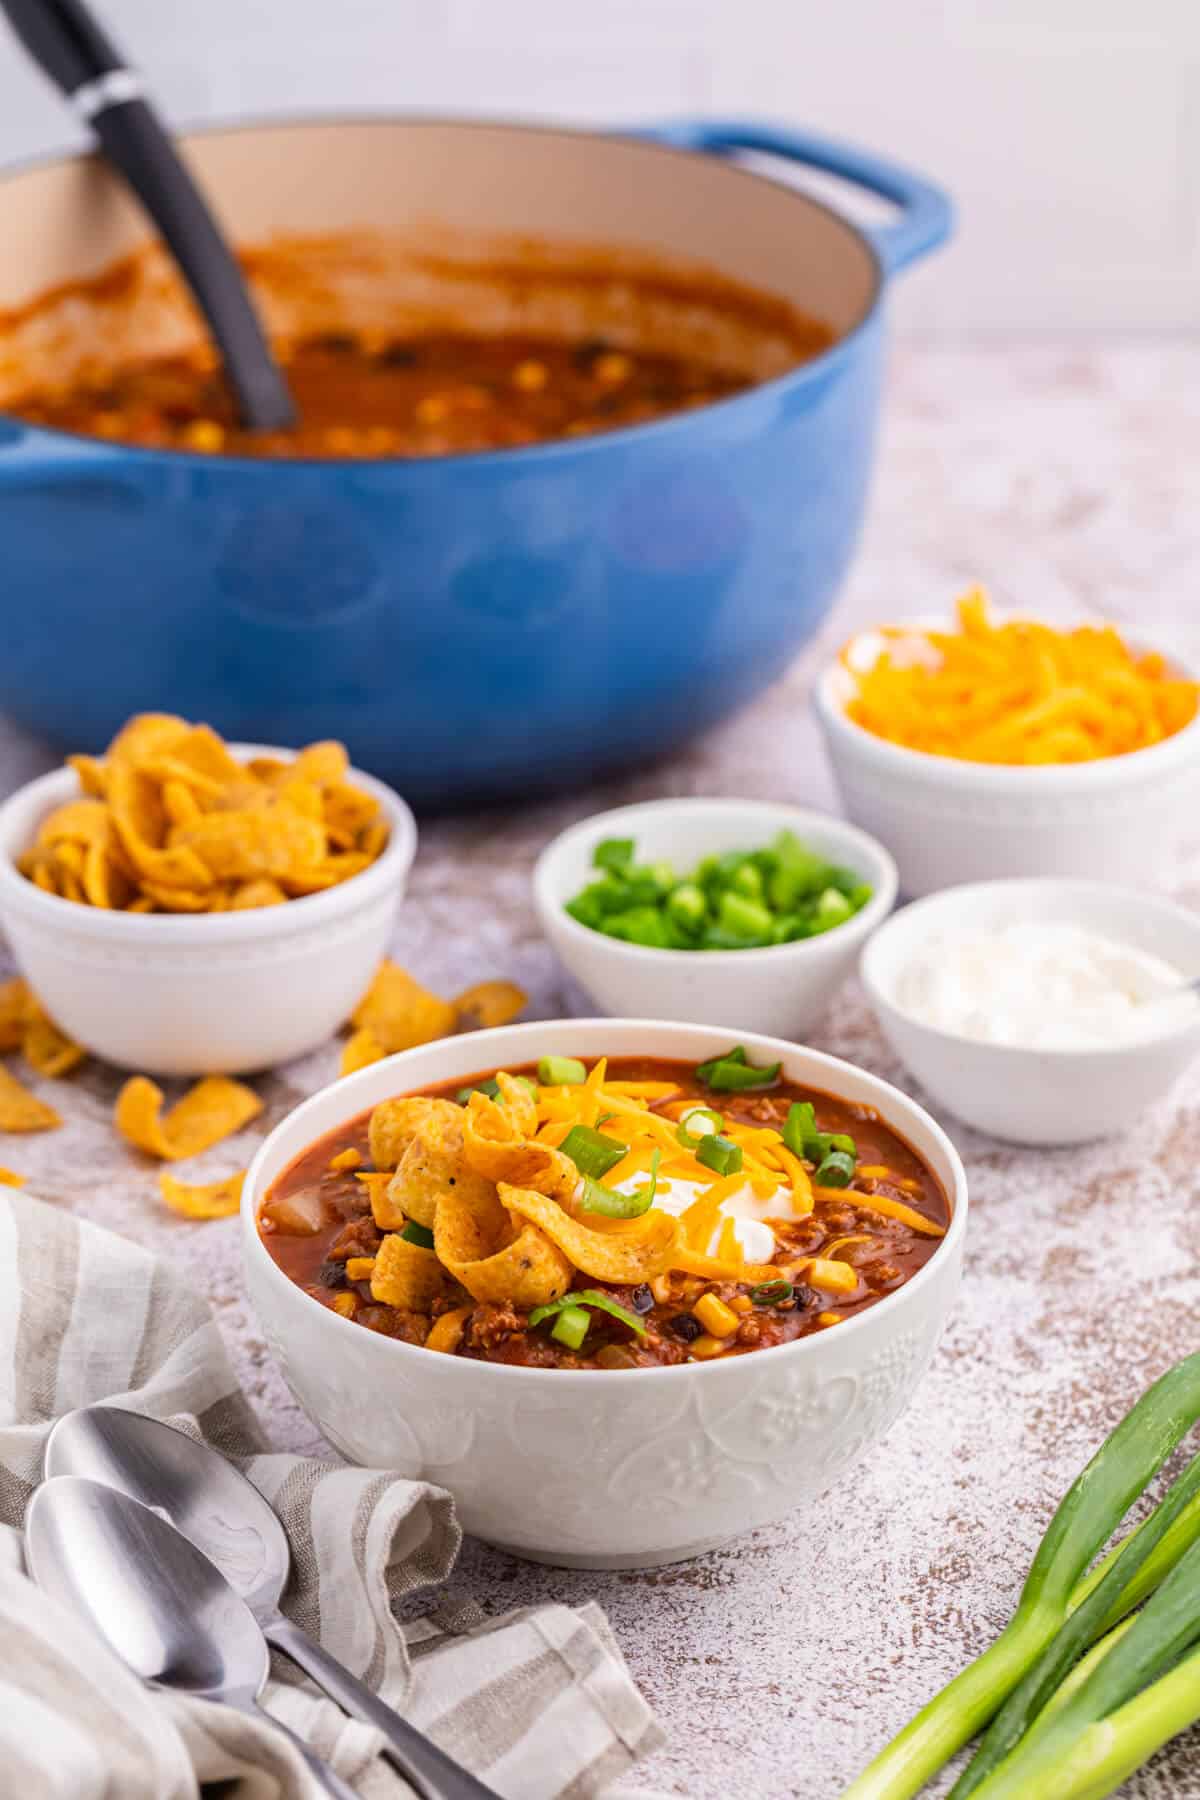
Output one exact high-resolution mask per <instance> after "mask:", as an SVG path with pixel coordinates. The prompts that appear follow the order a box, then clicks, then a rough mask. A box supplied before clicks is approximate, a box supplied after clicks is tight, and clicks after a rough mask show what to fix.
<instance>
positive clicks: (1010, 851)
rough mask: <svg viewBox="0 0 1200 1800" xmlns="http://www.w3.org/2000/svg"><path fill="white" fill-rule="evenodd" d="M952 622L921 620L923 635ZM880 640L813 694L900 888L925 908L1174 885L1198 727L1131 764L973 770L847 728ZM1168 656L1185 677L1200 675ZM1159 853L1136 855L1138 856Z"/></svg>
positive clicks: (1189, 817)
mask: <svg viewBox="0 0 1200 1800" xmlns="http://www.w3.org/2000/svg"><path fill="white" fill-rule="evenodd" d="M933 626H937V627H938V628H940V629H941V630H943V631H950V630H952V629H953V626H952V625H951V622H950V621H949V620H946V619H941V620H929V619H920V620H917V621H915V622H914V624H913V631H914V633H916V634H919V633H920V632H921V631H922V630H927V629H930V628H931V627H933ZM883 643H884V641H883V640H882V639H881V637H880V636H879V634H878V633H873V632H867V633H863V634H861V636H860V637H859V638H857V639H854V640H852V641H851V643H850V644H849V645H848V646H847V648H846V651H845V652H844V654H843V657H842V658H841V659H839V661H837V662H836V663H834V664H832V665H831V666H830V667H829V668H827V669H826V670H825V672H824V673H823V675H822V676H821V678H820V680H819V681H818V683H817V686H816V689H815V692H814V705H815V709H816V714H817V720H818V722H819V724H820V727H821V731H822V734H823V736H824V740H825V749H826V753H827V755H828V757H829V761H830V765H831V767H832V770H833V775H834V780H835V782H836V784H837V789H838V792H839V794H840V796H841V799H842V804H843V805H844V806H845V809H846V812H847V813H848V814H849V816H850V818H852V819H853V820H854V821H855V823H856V824H858V825H859V826H861V827H862V828H863V829H864V830H865V831H870V832H874V833H876V834H877V835H878V836H879V837H881V838H882V839H883V841H884V842H885V843H886V844H887V845H888V846H889V847H890V849H891V851H892V853H893V855H894V856H895V859H896V864H897V867H898V869H899V874H900V889H901V892H902V893H903V894H905V895H908V896H910V897H912V898H914V899H915V898H918V897H920V896H921V895H924V894H932V893H936V892H937V891H938V890H939V889H941V888H946V887H953V886H955V885H957V884H960V883H965V882H974V881H993V880H999V879H1004V878H1006V877H1014V876H1046V877H1050V876H1060V877H1066V878H1073V879H1079V880H1092V881H1114V882H1122V883H1125V884H1126V885H1128V884H1129V883H1130V882H1133V883H1135V884H1139V885H1143V886H1145V887H1148V888H1153V887H1162V886H1164V885H1166V884H1167V883H1168V882H1169V881H1170V879H1171V874H1172V866H1173V863H1174V861H1175V860H1176V857H1177V854H1178V852H1179V850H1180V849H1181V847H1182V846H1183V844H1184V842H1185V841H1186V839H1187V837H1188V835H1189V833H1193V834H1194V829H1195V828H1194V826H1193V823H1192V821H1193V820H1194V818H1195V813H1196V809H1195V804H1194V803H1195V799H1196V796H1197V793H1198V792H1200V715H1197V716H1196V717H1194V718H1193V719H1192V720H1191V721H1190V722H1189V723H1187V724H1184V725H1183V726H1182V727H1181V728H1180V729H1179V730H1176V731H1174V732H1173V733H1172V734H1171V735H1170V736H1168V737H1164V738H1163V739H1162V740H1161V741H1160V742H1158V743H1154V744H1150V745H1148V746H1147V747H1145V748H1142V749H1135V750H1130V751H1127V752H1125V753H1123V754H1120V755H1105V756H1098V757H1096V758H1095V759H1094V760H1092V761H1086V762H1064V763H1039V764H1024V763H995V762H969V761H966V760H963V759H960V758H958V757H955V756H946V755H934V754H932V753H931V752H929V751H927V750H915V749H910V748H908V747H907V746H906V745H903V744H898V743H893V742H891V741H889V740H888V739H886V738H883V737H877V736H876V735H874V733H872V732H871V731H868V730H867V729H866V728H865V727H864V726H863V725H861V724H859V723H857V721H856V720H854V719H853V718H851V717H850V716H849V713H848V711H847V707H848V705H849V703H850V702H851V700H852V698H853V695H854V692H855V676H854V673H853V668H854V666H855V665H856V662H859V663H862V662H865V663H866V664H868V665H869V664H870V663H871V662H873V660H874V658H875V657H876V656H877V655H878V654H879V651H880V650H881V649H882V648H883ZM1129 647H1130V649H1131V650H1133V651H1135V652H1137V653H1142V652H1148V653H1150V652H1154V651H1156V650H1158V651H1159V654H1161V655H1162V657H1163V660H1164V662H1165V663H1166V664H1167V666H1168V667H1169V669H1170V670H1171V671H1173V672H1174V673H1176V674H1178V675H1181V676H1183V677H1184V678H1186V679H1193V680H1194V679H1196V678H1197V671H1196V670H1195V669H1193V668H1191V667H1189V666H1187V665H1186V664H1184V663H1183V662H1182V661H1181V659H1180V658H1179V657H1177V656H1176V655H1175V654H1174V653H1173V652H1168V651H1165V650H1161V649H1159V647H1158V646H1155V645H1152V644H1148V643H1145V642H1144V641H1142V640H1140V639H1138V640H1136V641H1134V640H1132V639H1131V640H1129ZM1132 842H1137V843H1139V844H1145V845H1150V846H1152V853H1150V854H1146V855H1143V856H1131V855H1130V844H1131V843H1132Z"/></svg>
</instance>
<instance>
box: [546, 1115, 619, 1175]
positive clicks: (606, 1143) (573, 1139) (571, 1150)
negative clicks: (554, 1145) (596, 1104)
mask: <svg viewBox="0 0 1200 1800" xmlns="http://www.w3.org/2000/svg"><path fill="white" fill-rule="evenodd" d="M558 1147H559V1149H560V1150H561V1151H562V1153H563V1155H564V1156H569V1157H570V1159H571V1161H572V1162H573V1163H574V1164H575V1167H576V1168H577V1169H578V1170H579V1173H580V1174H581V1175H591V1176H593V1177H594V1178H595V1179H596V1180H597V1181H598V1180H599V1179H600V1177H601V1176H602V1175H607V1174H608V1171H609V1170H610V1169H613V1168H615V1167H616V1165H617V1164H618V1163H619V1162H620V1161H621V1158H622V1157H623V1156H624V1155H625V1154H626V1151H627V1146H626V1145H625V1144H622V1143H620V1142H619V1140H618V1139H617V1138H611V1137H605V1136H604V1133H603V1132H601V1131H593V1130H592V1128H591V1126H590V1125H572V1127H571V1129H570V1131H568V1133H567V1135H566V1137H565V1138H564V1139H563V1141H562V1143H561V1144H560V1145H559V1146H558Z"/></svg>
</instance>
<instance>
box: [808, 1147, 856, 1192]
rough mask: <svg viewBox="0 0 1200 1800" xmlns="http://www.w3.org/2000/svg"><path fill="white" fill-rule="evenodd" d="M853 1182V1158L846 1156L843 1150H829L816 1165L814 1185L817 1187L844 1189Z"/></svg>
mask: <svg viewBox="0 0 1200 1800" xmlns="http://www.w3.org/2000/svg"><path fill="white" fill-rule="evenodd" d="M853 1180H854V1158H853V1157H852V1156H847V1154H846V1152H845V1151H844V1150H831V1151H830V1152H829V1155H828V1156H826V1157H823V1158H822V1160H821V1161H820V1162H819V1163H818V1164H817V1173H816V1183H817V1186H818V1187H827V1188H844V1187H849V1186H850V1183H851V1182H852V1181H853Z"/></svg>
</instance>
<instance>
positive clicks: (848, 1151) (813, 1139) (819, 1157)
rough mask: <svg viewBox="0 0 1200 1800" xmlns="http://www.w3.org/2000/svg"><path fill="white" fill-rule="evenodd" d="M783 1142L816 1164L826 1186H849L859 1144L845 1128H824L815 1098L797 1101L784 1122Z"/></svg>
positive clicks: (818, 1178) (818, 1176) (819, 1176)
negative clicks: (818, 1118) (818, 1122)
mask: <svg viewBox="0 0 1200 1800" xmlns="http://www.w3.org/2000/svg"><path fill="white" fill-rule="evenodd" d="M783 1142H784V1145H785V1147H786V1148H787V1149H788V1150H790V1151H791V1153H792V1155H793V1156H799V1157H800V1158H802V1159H803V1161H805V1162H810V1163H814V1164H815V1165H816V1170H817V1180H818V1182H819V1183H820V1184H821V1185H822V1186H823V1187H848V1186H849V1185H850V1183H851V1181H852V1180H853V1179H854V1165H855V1162H856V1160H857V1157H858V1146H857V1145H856V1144H855V1142H854V1139H853V1138H852V1137H847V1136H846V1133H845V1132H844V1131H820V1130H818V1128H817V1115H816V1112H815V1110H814V1108H813V1103H812V1101H811V1100H793V1102H792V1104H791V1105H790V1106H789V1107H788V1116H787V1118H786V1119H785V1120H784V1122H783Z"/></svg>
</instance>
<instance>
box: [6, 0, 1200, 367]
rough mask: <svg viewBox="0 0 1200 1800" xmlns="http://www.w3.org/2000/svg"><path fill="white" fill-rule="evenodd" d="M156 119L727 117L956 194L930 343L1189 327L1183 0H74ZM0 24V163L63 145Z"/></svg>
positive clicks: (1192, 195)
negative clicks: (904, 167)
mask: <svg viewBox="0 0 1200 1800" xmlns="http://www.w3.org/2000/svg"><path fill="white" fill-rule="evenodd" d="M94 4H96V6H97V8H98V9H99V10H101V11H102V12H103V15H104V17H105V18H106V19H107V20H108V21H109V23H110V25H111V27H112V29H113V31H114V34H115V35H116V36H117V38H118V41H119V42H121V43H122V45H123V46H124V47H125V48H126V49H127V51H128V52H129V54H130V57H131V60H133V61H135V62H137V63H138V64H139V65H140V66H141V67H142V68H143V69H145V70H146V71H147V73H148V74H149V76H150V77H151V80H152V82H153V84H154V86H155V89H156V90H157V92H158V93H159V95H160V96H161V99H162V102H163V104H164V106H165V107H166V108H167V109H168V110H169V112H170V114H171V116H172V117H174V118H175V119H177V120H197V119H202V118H206V117H225V118H228V117H231V116H237V115H239V114H243V113H256V112H272V111H275V112H278V111H287V110H289V109H294V110H312V109H349V108H364V109H379V108H393V107H396V108H402V107H418V108H425V109H434V110H438V109H443V110H454V111H460V112H477V113H478V112H482V113H487V112H496V113H508V114H523V115H540V116H549V117H555V118H564V119H569V120H580V121H587V122H604V123H610V122H619V121H621V120H644V119H653V118H656V117H660V116H671V115H679V114H685V113H697V112H700V113H703V112H708V113H722V114H728V115H734V114H738V115H745V116H749V117H754V116H758V117H763V118H775V119H778V120H782V121H785V122H786V121H797V122H804V123H807V124H810V125H813V126H816V127H820V128H822V129H824V130H827V131H830V132H837V133H840V134H841V135H843V136H846V137H849V138H853V139H858V140H860V141H861V142H863V143H864V144H869V145H872V146H874V147H877V148H880V149H886V150H890V151H891V152H892V153H893V154H894V155H896V156H898V157H903V158H906V159H908V160H909V161H911V162H913V163H914V164H916V165H917V166H919V167H924V168H925V169H927V170H928V171H929V172H930V173H932V174H935V175H937V176H938V177H939V178H940V179H941V180H942V181H943V182H944V183H945V184H946V185H947V186H949V187H950V188H951V189H952V190H953V192H954V193H955V195H956V197H957V199H958V201H959V203H960V206H961V211H962V230H961V234H960V238H959V241H958V244H957V246H956V248H955V251H954V253H953V255H952V256H950V257H946V258H941V259H938V261H937V263H936V264H935V265H931V266H930V267H929V268H927V269H926V270H924V271H922V272H921V273H919V274H917V275H916V276H914V277H913V278H912V279H911V281H906V283H905V292H904V294H903V296H902V298H901V318H902V321H903V323H904V325H905V326H906V327H907V328H908V329H909V330H912V331H915V332H920V333H922V334H924V333H934V334H957V333H959V332H963V331H969V332H975V331H979V332H1002V331H1009V330H1015V331H1033V330H1039V329H1044V328H1046V327H1051V328H1054V329H1063V330H1087V329H1095V328H1101V329H1117V330H1139V329H1150V330H1172V331H1192V330H1194V329H1196V327H1197V325H1198V324H1200V0H821V3H819V4H814V3H813V0H94ZM75 139H76V134H75V133H74V132H73V130H72V127H71V125H70V122H69V121H68V120H66V118H65V114H64V111H63V108H62V106H61V105H60V103H59V102H58V101H57V99H56V97H55V96H54V95H53V94H52V93H51V92H50V91H49V89H48V88H47V87H46V86H45V84H44V83H43V82H42V80H41V78H40V77H39V76H37V75H35V74H34V73H32V72H31V71H30V70H29V69H28V67H27V66H26V64H25V62H24V60H23V56H22V54H21V53H20V52H19V51H18V49H17V47H16V45H15V43H12V42H11V40H9V39H8V37H7V34H6V33H4V32H3V31H2V29H0V160H12V159H18V158H21V157H23V156H25V155H27V154H29V153H31V152H37V151H42V150H45V149H47V148H51V147H59V146H61V145H64V144H67V143H71V142H74V141H75Z"/></svg>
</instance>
